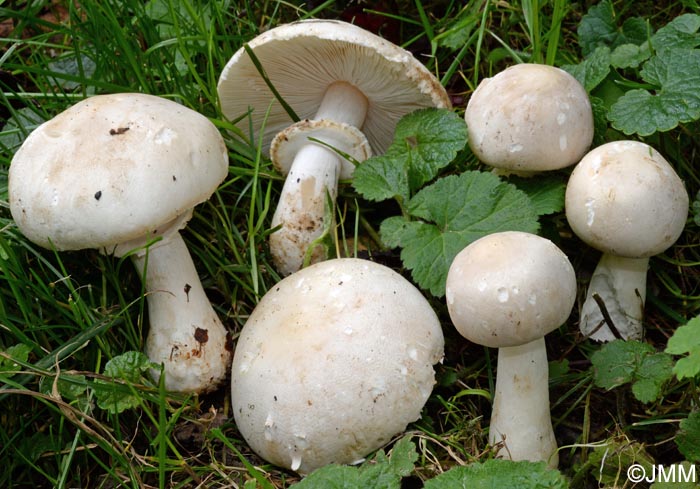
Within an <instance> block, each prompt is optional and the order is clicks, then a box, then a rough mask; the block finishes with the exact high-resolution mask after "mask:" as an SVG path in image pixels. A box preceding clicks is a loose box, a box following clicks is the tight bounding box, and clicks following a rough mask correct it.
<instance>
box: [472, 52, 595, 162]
mask: <svg viewBox="0 0 700 489" xmlns="http://www.w3.org/2000/svg"><path fill="white" fill-rule="evenodd" d="M464 119H465V121H466V122H467V127H468V130H469V147H470V148H471V149H472V151H473V152H474V154H475V155H476V157H477V158H479V160H481V161H482V162H484V163H486V164H487V165H490V166H492V167H494V168H499V169H504V170H511V171H516V172H524V173H528V172H537V171H548V170H557V169H559V168H564V167H566V166H569V165H573V164H574V163H576V162H578V161H579V160H580V159H581V157H582V156H583V155H584V153H585V152H586V151H587V150H588V148H589V146H590V145H591V142H592V140H593V111H592V109H591V103H590V100H589V99H588V94H587V93H586V90H585V89H584V88H583V86H581V84H580V83H579V82H578V81H577V80H576V79H575V78H574V77H573V76H571V75H570V74H568V73H567V72H566V71H564V70H562V69H559V68H555V67H553V66H548V65H540V64H519V65H514V66H511V67H509V68H507V69H506V70H504V71H502V72H500V73H498V74H496V75H495V76H494V77H492V78H486V79H484V80H482V81H481V83H479V86H478V87H477V88H476V90H475V91H474V93H473V94H472V96H471V98H470V99H469V102H468V104H467V108H466V111H465V113H464Z"/></svg>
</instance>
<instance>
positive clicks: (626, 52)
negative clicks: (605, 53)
mask: <svg viewBox="0 0 700 489" xmlns="http://www.w3.org/2000/svg"><path fill="white" fill-rule="evenodd" d="M650 56H651V51H650V50H649V44H641V45H637V44H622V45H621V46H618V47H616V48H615V50H614V51H613V52H612V53H611V55H610V64H611V65H612V66H613V67H615V68H637V67H639V66H640V65H641V64H642V63H644V62H645V61H646V60H647V59H649V57H650Z"/></svg>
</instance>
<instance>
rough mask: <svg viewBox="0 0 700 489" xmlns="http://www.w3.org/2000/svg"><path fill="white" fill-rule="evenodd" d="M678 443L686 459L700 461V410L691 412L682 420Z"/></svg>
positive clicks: (677, 437) (677, 438)
mask: <svg viewBox="0 0 700 489" xmlns="http://www.w3.org/2000/svg"><path fill="white" fill-rule="evenodd" d="M676 445H678V450H679V451H680V452H681V453H682V454H683V456H684V457H685V458H686V459H688V460H690V461H693V462H700V411H695V412H692V413H690V415H688V417H687V418H686V419H684V420H683V421H681V422H680V425H679V430H678V434H677V435H676Z"/></svg>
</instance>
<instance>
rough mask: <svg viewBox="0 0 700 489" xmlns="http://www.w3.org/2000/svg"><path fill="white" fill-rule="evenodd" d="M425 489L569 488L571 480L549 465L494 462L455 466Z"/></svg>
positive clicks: (426, 484) (429, 483)
mask: <svg viewBox="0 0 700 489" xmlns="http://www.w3.org/2000/svg"><path fill="white" fill-rule="evenodd" d="M423 487H424V489H453V488H469V489H495V488H516V487H517V488H518V489H566V488H567V487H568V486H567V481H566V479H565V478H564V476H562V475H561V473H559V471H557V470H553V469H548V468H547V465H546V463H545V462H528V461H520V462H513V461H510V460H503V459H494V460H487V461H486V462H483V463H474V464H471V465H465V466H462V467H455V468H453V469H450V470H448V471H447V472H445V473H443V474H440V475H439V476H437V477H435V478H434V479H431V480H428V481H426V482H425V485H424V486H423Z"/></svg>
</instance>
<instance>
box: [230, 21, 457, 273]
mask: <svg viewBox="0 0 700 489" xmlns="http://www.w3.org/2000/svg"><path fill="white" fill-rule="evenodd" d="M248 48H249V49H250V51H252V52H253V53H254V56H255V58H257V60H258V61H259V62H260V64H261V65H262V68H263V70H264V72H265V75H266V77H267V78H268V80H265V79H264V78H263V76H262V75H261V73H260V72H259V70H258V67H256V66H255V63H254V62H253V60H252V59H251V58H250V56H249V55H248V53H247V51H246V49H245V48H241V49H240V50H239V51H238V52H237V53H236V54H235V55H234V56H233V57H232V58H231V60H230V61H229V62H228V64H227V65H226V67H225V68H224V69H223V72H222V73H221V77H220V79H219V85H218V90H219V96H220V99H221V107H222V110H223V112H224V114H225V115H226V116H227V117H229V118H230V119H232V120H236V119H239V118H241V117H242V116H245V115H246V113H247V112H248V111H250V119H248V118H243V119H242V120H241V121H240V122H239V123H238V126H239V128H240V129H241V130H243V131H244V132H245V131H247V129H248V127H249V126H251V127H252V128H253V129H254V130H255V131H261V134H260V135H259V136H260V137H262V144H263V148H264V149H265V150H266V151H268V150H269V153H270V157H271V159H272V162H273V163H274V164H275V166H276V167H277V168H278V169H279V170H280V171H282V172H283V173H285V174H288V175H287V178H286V180H285V184H284V187H283V189H282V194H281V196H280V201H279V204H278V207H277V210H276V211H275V214H274V216H273V218H272V225H273V227H277V226H281V227H280V229H279V230H277V231H275V232H274V233H272V234H271V235H270V252H271V253H272V256H273V259H274V263H275V266H276V268H277V270H278V271H279V272H280V273H281V274H283V275H288V274H290V273H292V272H294V271H296V270H298V269H299V268H301V267H302V265H303V262H304V258H305V255H306V254H307V252H308V253H310V256H311V261H312V262H316V261H319V260H322V259H325V251H324V250H323V249H321V248H319V249H312V250H309V248H310V247H312V246H313V243H314V241H315V240H317V239H318V238H319V237H320V236H321V235H322V234H323V231H324V228H326V227H328V226H330V224H331V223H330V222H329V219H327V215H328V212H327V203H328V202H329V200H328V198H330V202H334V201H335V199H336V195H337V185H338V179H339V178H342V179H347V178H350V177H351V175H352V173H353V170H354V161H363V160H364V159H366V158H368V157H369V156H370V155H371V154H372V151H374V152H377V153H382V152H384V151H385V150H386V148H387V147H388V145H389V144H390V143H391V141H392V138H393V132H394V127H395V125H396V123H397V122H398V120H399V119H400V118H401V117H402V116H403V115H405V114H407V113H409V112H412V111H414V110H416V109H419V108H423V107H433V106H435V107H449V106H450V101H449V98H448V96H447V93H446V92H445V90H444V88H443V87H442V86H441V85H440V83H439V82H438V80H437V79H436V78H435V77H434V76H433V75H432V74H431V73H430V72H429V71H428V70H427V69H426V68H425V67H424V66H423V65H422V64H421V63H420V62H419V61H418V60H416V59H415V58H414V57H413V56H412V55H411V54H410V53H409V52H408V51H405V50H404V49H401V48H399V47H398V46H395V45H394V44H392V43H390V42H388V41H386V40H384V39H382V38H380V37H378V36H376V35H374V34H372V33H370V32H367V31H365V30H364V29H361V28H360V27H357V26H354V25H352V24H347V23H345V22H339V21H327V20H307V21H300V22H296V23H292V24H286V25H282V26H280V27H277V28H274V29H271V30H269V31H267V32H265V33H263V34H261V35H260V36H258V37H256V38H255V39H253V40H252V41H251V42H250V43H249V44H248ZM268 83H270V84H271V85H272V86H273V87H274V89H275V90H276V91H277V92H278V93H279V95H280V96H281V98H282V99H283V100H284V101H285V102H286V104H287V105H288V106H290V107H291V108H292V109H293V111H294V112H295V113H296V114H297V115H298V117H299V119H300V120H299V121H298V122H296V123H293V121H292V120H291V118H290V115H289V114H288V113H287V111H286V110H285V108H284V106H283V105H282V104H280V103H279V102H278V101H276V100H275V96H274V95H273V92H272V91H271V90H270V88H269V86H268ZM268 108H269V109H270V111H269V113H268ZM256 136H257V135H256ZM353 160H354V161H353Z"/></svg>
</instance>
